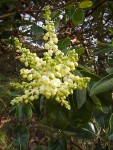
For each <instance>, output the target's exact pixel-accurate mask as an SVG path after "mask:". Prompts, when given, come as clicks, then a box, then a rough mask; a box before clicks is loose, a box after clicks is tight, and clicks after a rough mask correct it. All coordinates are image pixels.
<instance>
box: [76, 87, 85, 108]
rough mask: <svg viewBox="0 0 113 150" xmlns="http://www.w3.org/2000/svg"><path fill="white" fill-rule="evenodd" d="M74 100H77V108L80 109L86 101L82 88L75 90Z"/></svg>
mask: <svg viewBox="0 0 113 150" xmlns="http://www.w3.org/2000/svg"><path fill="white" fill-rule="evenodd" d="M76 100H77V108H78V109H79V108H81V107H82V105H83V104H84V103H85V101H86V89H85V88H82V90H78V89H77V90H76Z"/></svg>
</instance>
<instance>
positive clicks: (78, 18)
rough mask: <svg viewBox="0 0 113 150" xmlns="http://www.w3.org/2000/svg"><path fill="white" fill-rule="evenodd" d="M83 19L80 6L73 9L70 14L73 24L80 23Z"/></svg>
mask: <svg viewBox="0 0 113 150" xmlns="http://www.w3.org/2000/svg"><path fill="white" fill-rule="evenodd" d="M83 21H84V11H83V10H82V9H80V8H77V9H75V12H74V14H73V16H72V22H73V24H74V25H75V26H78V25H80V24H82V23H83Z"/></svg>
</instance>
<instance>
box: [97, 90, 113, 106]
mask: <svg viewBox="0 0 113 150" xmlns="http://www.w3.org/2000/svg"><path fill="white" fill-rule="evenodd" d="M97 97H98V98H99V100H100V102H101V104H102V105H103V106H111V104H112V93H111V92H110V91H109V92H104V93H100V94H97Z"/></svg>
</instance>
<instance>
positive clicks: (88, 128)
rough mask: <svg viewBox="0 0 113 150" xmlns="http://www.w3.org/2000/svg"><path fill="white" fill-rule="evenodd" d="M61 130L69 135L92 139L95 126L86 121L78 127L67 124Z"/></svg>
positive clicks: (94, 134) (94, 135)
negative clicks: (64, 128)
mask: <svg viewBox="0 0 113 150" xmlns="http://www.w3.org/2000/svg"><path fill="white" fill-rule="evenodd" d="M63 132H64V133H65V134H67V135H69V136H75V137H76V138H79V139H82V140H92V139H94V138H95V137H96V133H95V128H94V125H93V124H92V123H88V124H86V125H84V126H82V127H79V128H76V127H73V126H69V127H67V128H66V130H64V131H63Z"/></svg>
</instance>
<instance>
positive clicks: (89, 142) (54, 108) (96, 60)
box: [0, 0, 113, 150]
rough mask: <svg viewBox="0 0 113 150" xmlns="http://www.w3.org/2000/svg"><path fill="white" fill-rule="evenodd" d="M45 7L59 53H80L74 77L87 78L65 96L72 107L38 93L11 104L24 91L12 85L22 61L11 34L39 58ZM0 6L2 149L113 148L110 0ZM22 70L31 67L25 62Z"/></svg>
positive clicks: (17, 0)
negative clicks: (36, 96)
mask: <svg viewBox="0 0 113 150" xmlns="http://www.w3.org/2000/svg"><path fill="white" fill-rule="evenodd" d="M47 5H49V6H50V9H51V12H52V13H51V18H52V20H53V22H54V24H55V30H56V33H55V34H57V37H58V39H59V40H58V49H60V50H61V51H62V52H63V53H64V54H65V55H64V56H63V57H66V56H67V54H68V53H69V52H70V50H73V49H75V52H76V53H78V57H79V61H78V64H79V65H78V67H77V68H76V69H75V70H73V75H74V76H79V77H80V78H86V77H90V78H91V80H90V82H89V83H88V87H87V88H86V89H84V88H83V89H82V90H80V89H74V91H73V94H71V95H68V98H67V99H66V100H67V101H68V102H69V104H70V107H71V110H67V109H66V108H65V107H62V106H61V105H60V104H59V103H57V101H54V98H52V99H48V100H45V97H41V96H39V100H38V101H32V103H30V104H29V103H28V104H24V103H20V104H17V105H15V106H11V104H10V102H11V100H12V99H15V98H16V97H17V96H18V95H23V91H22V90H20V91H19V90H15V89H14V88H13V87H11V86H10V83H12V82H20V83H21V82H23V79H21V78H20V75H19V70H20V69H21V68H23V67H24V65H23V64H22V63H20V62H19V61H18V58H21V53H20V52H19V53H18V52H16V50H15V46H14V37H17V38H18V39H19V41H20V42H21V43H22V45H23V47H26V49H27V50H28V49H30V51H29V54H32V53H33V54H34V53H36V54H37V55H35V56H36V57H37V58H39V59H42V58H43V56H44V53H45V52H46V51H47V50H46V49H48V45H46V46H45V47H44V39H43V36H44V35H45V32H46V30H45V29H46V28H45V29H44V28H43V27H44V24H45V23H46V22H45V21H44V15H43V14H44V8H45V6H47ZM0 8H1V9H0V14H1V16H0V19H1V20H0V83H1V84H0V94H1V96H0V102H1V105H0V108H1V109H0V116H1V124H0V128H1V130H0V135H1V136H0V149H21V150H22V149H27V150H28V149H34V150H46V149H48V150H49V149H50V150H55V149H59V150H60V149H61V150H63V149H64V150H66V149H69V150H71V149H72V150H74V149H78V150H82V149H84V150H96V149H99V150H104V149H109V150H112V147H113V144H112V140H113V129H112V126H113V112H112V110H113V108H112V89H113V87H112V80H113V79H112V77H113V74H112V73H113V65H112V63H113V56H112V52H113V40H112V37H113V31H112V25H113V17H112V16H113V11H112V10H113V2H112V1H109V0H98V1H97V0H92V1H91V0H77V1H75V0H71V1H70V0H64V1H60V0H57V1H51V0H50V1H46V0H44V1H41V0H22V1H21V0H8V1H6V0H2V1H0ZM47 37H48V36H47ZM47 37H45V39H46V38H47ZM55 41H56V43H57V40H55ZM48 42H49V41H48ZM56 43H55V45H56ZM55 45H53V46H55ZM54 48H55V49H57V47H56V46H55V47H54ZM49 50H50V49H49ZM50 52H51V51H50ZM50 52H49V53H50ZM52 57H53V58H52V59H53V60H54V56H52ZM25 58H27V57H26V56H25ZM25 58H24V59H25ZM33 59H34V58H33ZM31 62H32V61H31V60H30V63H31ZM66 63H67V62H66V61H65V64H66ZM48 67H49V65H48ZM25 69H26V70H27V69H28V70H29V69H30V67H29V68H27V63H26V67H25ZM42 70H43V68H42ZM38 71H41V69H40V68H39V70H38ZM22 74H23V73H22ZM30 77H31V76H30ZM30 77H29V78H30ZM26 81H27V78H26ZM30 82H31V81H30ZM18 85H19V84H17V87H18ZM53 91H54V88H53ZM64 91H65V90H64ZM12 139H13V140H12Z"/></svg>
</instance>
